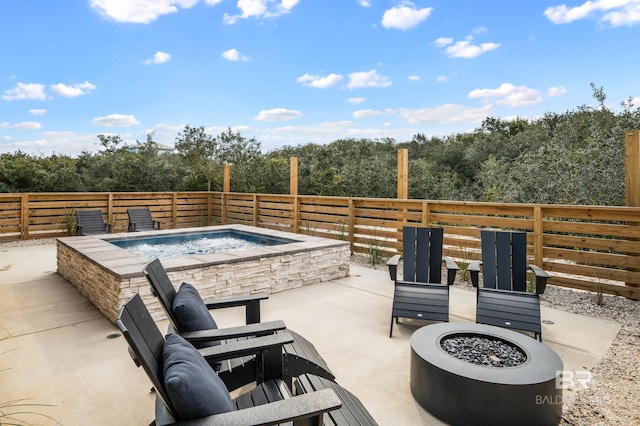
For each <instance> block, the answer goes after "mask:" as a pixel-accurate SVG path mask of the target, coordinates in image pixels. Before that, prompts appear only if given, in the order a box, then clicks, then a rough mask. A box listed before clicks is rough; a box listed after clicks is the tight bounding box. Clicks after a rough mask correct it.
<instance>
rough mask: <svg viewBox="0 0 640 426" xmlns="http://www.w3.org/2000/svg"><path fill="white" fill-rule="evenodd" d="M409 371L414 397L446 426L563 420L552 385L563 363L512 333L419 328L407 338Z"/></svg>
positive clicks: (454, 326)
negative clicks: (409, 347)
mask: <svg viewBox="0 0 640 426" xmlns="http://www.w3.org/2000/svg"><path fill="white" fill-rule="evenodd" d="M492 344H495V346H492ZM469 345H471V349H470V348H469ZM473 345H476V347H473ZM452 352H453V353H454V354H453V355H452ZM456 352H459V353H456ZM410 368H411V372H410V380H411V393H412V394H413V397H414V398H415V399H416V401H418V403H419V404H420V405H421V406H422V407H423V408H424V409H425V410H427V411H428V412H429V413H431V414H433V415H434V416H436V417H438V418H440V419H441V420H443V421H445V422H447V423H450V424H454V425H477V424H483V425H485V424H486V425H511V424H513V425H557V424H558V423H559V422H560V418H561V417H562V389H561V387H560V386H557V385H556V380H557V378H558V377H559V376H560V374H561V372H562V360H561V359H560V357H559V356H558V355H557V354H556V353H555V352H554V351H553V350H551V349H550V348H549V347H547V346H546V345H544V344H542V343H540V342H538V341H537V340H535V339H533V338H531V337H529V336H527V335H524V334H521V333H518V332H515V331H512V330H507V329H503V328H499V327H493V326H490V325H484V324H464V323H438V324H432V325H428V326H426V327H422V328H420V329H418V330H417V331H416V332H415V333H413V335H412V336H411V367H410Z"/></svg>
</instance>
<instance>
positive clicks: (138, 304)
mask: <svg viewBox="0 0 640 426" xmlns="http://www.w3.org/2000/svg"><path fill="white" fill-rule="evenodd" d="M116 324H117V325H118V327H119V328H120V331H121V332H122V334H123V335H124V337H125V339H126V340H127V343H128V344H129V352H133V353H134V354H135V361H136V364H139V365H141V366H142V368H144V370H145V372H146V373H147V375H148V376H149V378H150V379H151V383H152V384H153V387H154V388H155V390H156V392H157V394H158V396H159V397H160V399H162V401H163V402H164V404H165V405H166V406H167V407H168V409H169V410H170V411H171V412H172V413H175V410H174V407H173V405H172V404H171V401H170V400H169V397H168V395H167V393H166V391H165V388H164V380H163V372H162V362H163V361H162V349H163V347H164V337H163V336H162V334H161V333H160V330H158V327H157V326H156V324H155V322H154V321H153V318H151V314H149V311H148V310H147V308H146V306H145V305H144V302H143V301H142V299H141V298H140V295H139V294H136V295H135V296H133V297H132V298H131V299H130V300H129V301H128V302H127V303H125V304H124V305H123V306H122V308H120V313H119V314H118V318H117V319H116Z"/></svg>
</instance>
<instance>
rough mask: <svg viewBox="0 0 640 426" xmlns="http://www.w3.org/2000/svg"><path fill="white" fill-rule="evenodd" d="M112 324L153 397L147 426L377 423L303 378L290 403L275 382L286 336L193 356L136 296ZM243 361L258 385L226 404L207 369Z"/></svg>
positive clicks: (341, 393)
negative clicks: (251, 364) (253, 362)
mask: <svg viewBox="0 0 640 426" xmlns="http://www.w3.org/2000/svg"><path fill="white" fill-rule="evenodd" d="M116 324H117V325H118V327H119V328H120V330H121V331H122V334H123V335H124V337H125V339H126V340H127V343H128V344H129V354H130V355H131V357H132V358H133V360H134V362H135V364H136V366H138V367H139V366H142V367H143V369H144V370H145V372H146V374H147V376H148V377H149V379H150V380H151V383H152V384H153V387H154V389H155V390H156V405H155V420H154V422H153V423H152V424H154V425H157V426H162V425H178V424H189V425H194V426H200V425H202V426H204V425H218V424H226V425H247V426H249V425H273V424H280V423H285V422H291V421H292V422H293V425H320V424H327V425H329V424H331V425H375V424H376V423H375V420H373V418H372V417H371V416H370V414H369V413H368V412H367V410H366V408H365V407H364V406H363V405H362V403H361V402H360V400H359V399H358V398H357V397H356V396H355V395H353V394H352V393H350V392H349V391H347V390H346V389H344V388H342V387H341V386H339V385H338V384H336V383H334V382H331V381H329V380H326V379H323V378H320V377H317V376H312V375H304V376H302V377H301V378H300V379H302V380H303V382H302V384H301V385H299V386H296V390H297V391H298V393H299V394H298V395H296V396H292V394H291V391H290V389H289V388H288V387H287V386H286V384H285V383H284V381H283V380H282V379H281V378H280V377H279V374H280V372H281V369H282V366H281V364H282V359H281V353H282V349H281V348H282V346H283V345H284V344H287V343H290V342H291V341H292V340H293V338H292V337H291V336H290V335H288V334H287V333H282V334H275V335H269V336H262V337H256V338H254V339H245V340H240V341H237V342H235V343H229V344H226V345H218V346H213V347H208V348H205V349H200V350H198V349H196V348H194V347H193V346H192V345H191V344H189V343H188V342H187V341H186V340H184V339H183V338H182V337H181V336H180V335H178V334H169V335H168V336H167V337H166V339H165V338H164V337H163V335H162V334H161V333H160V330H158V328H157V326H156V325H155V322H154V321H153V319H152V318H151V315H150V314H149V311H148V310H147V308H146V306H145V305H144V303H143V302H142V299H141V298H140V296H139V295H138V294H136V295H135V296H133V297H132V298H131V299H130V300H129V301H128V302H127V303H125V304H124V305H123V306H122V307H121V308H120V312H119V314H118V318H117V319H116ZM247 355H252V356H253V357H255V358H258V359H260V360H261V362H259V363H258V364H257V368H258V371H257V373H256V376H257V377H259V378H260V379H259V380H258V381H257V384H256V387H255V388H253V389H251V390H250V391H248V392H246V393H244V394H242V395H240V396H238V397H237V398H235V399H233V400H232V399H231V397H230V395H229V391H228V389H227V388H226V387H225V385H224V383H223V382H222V381H221V380H220V378H219V377H218V376H217V375H216V373H215V371H214V370H213V369H212V368H211V366H212V365H215V364H216V363H218V362H220V361H223V360H225V359H228V358H230V357H237V356H247Z"/></svg>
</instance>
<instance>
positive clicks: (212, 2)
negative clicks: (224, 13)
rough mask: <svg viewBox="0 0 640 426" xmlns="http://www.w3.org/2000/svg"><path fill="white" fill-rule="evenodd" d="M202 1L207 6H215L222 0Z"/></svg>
mask: <svg viewBox="0 0 640 426" xmlns="http://www.w3.org/2000/svg"><path fill="white" fill-rule="evenodd" d="M204 2H205V3H206V4H208V5H209V6H215V5H216V4H218V3H222V0H204Z"/></svg>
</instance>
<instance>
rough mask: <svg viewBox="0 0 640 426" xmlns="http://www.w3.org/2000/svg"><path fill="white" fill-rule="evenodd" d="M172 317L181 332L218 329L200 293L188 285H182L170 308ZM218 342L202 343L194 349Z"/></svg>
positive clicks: (217, 343)
mask: <svg viewBox="0 0 640 426" xmlns="http://www.w3.org/2000/svg"><path fill="white" fill-rule="evenodd" d="M171 310H172V311H173V316H174V317H175V319H176V321H177V323H178V324H177V325H178V327H179V328H180V330H181V331H200V330H215V329H217V328H218V325H217V324H216V322H215V320H214V319H213V317H212V316H211V314H210V313H209V310H208V309H207V305H206V304H205V303H204V300H202V297H200V293H198V290H196V288H195V287H194V286H193V285H191V284H189V283H182V285H181V286H180V288H179V289H178V292H177V293H176V297H175V298H174V299H173V306H172V307H171ZM219 344H220V342H218V341H215V342H210V343H204V344H201V345H200V346H196V347H200V348H201V347H206V346H212V345H219Z"/></svg>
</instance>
